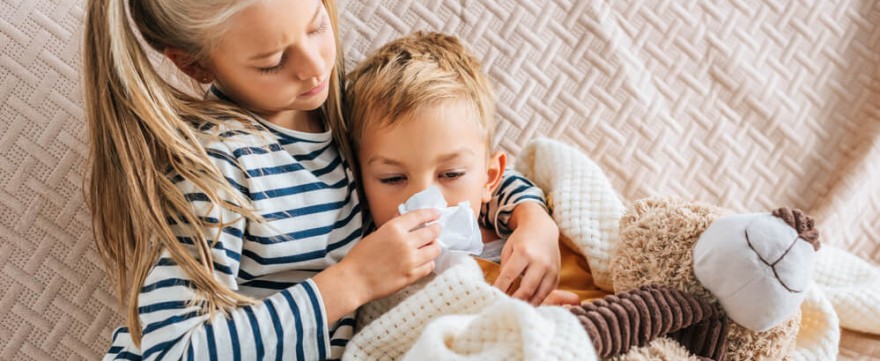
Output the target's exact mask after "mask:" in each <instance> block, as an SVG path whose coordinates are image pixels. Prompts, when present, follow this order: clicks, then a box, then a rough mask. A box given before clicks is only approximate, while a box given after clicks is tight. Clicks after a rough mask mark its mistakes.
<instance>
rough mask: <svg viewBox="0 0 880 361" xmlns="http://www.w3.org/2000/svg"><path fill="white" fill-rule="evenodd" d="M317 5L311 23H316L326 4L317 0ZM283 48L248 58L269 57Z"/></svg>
mask: <svg viewBox="0 0 880 361" xmlns="http://www.w3.org/2000/svg"><path fill="white" fill-rule="evenodd" d="M315 5H317V6H315V15H312V20H309V24H311V23H314V22H315V19H317V18H318V16H319V15H321V7H323V6H324V4H323V3H321V0H315ZM282 50H284V47H282V48H280V49H276V50H272V51H267V52H264V53H259V54H257V55H254V56H252V57H251V58H250V59H248V60H259V59H264V58H268V57H270V56H272V55H275V54H278V53H280V52H281V51H282Z"/></svg>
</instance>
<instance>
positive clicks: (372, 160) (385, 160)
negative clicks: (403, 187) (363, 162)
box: [367, 156, 401, 166]
mask: <svg viewBox="0 0 880 361" xmlns="http://www.w3.org/2000/svg"><path fill="white" fill-rule="evenodd" d="M375 162H381V163H383V164H388V165H396V166H399V165H401V163H400V162H398V161H396V160H393V159H388V158H385V157H380V156H374V157H372V158H370V160H369V161H368V162H367V165H370V164H373V163H375Z"/></svg>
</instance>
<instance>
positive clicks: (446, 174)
mask: <svg viewBox="0 0 880 361" xmlns="http://www.w3.org/2000/svg"><path fill="white" fill-rule="evenodd" d="M462 176H464V172H461V171H458V172H443V173H441V174H440V178H446V179H456V178H461V177H462Z"/></svg>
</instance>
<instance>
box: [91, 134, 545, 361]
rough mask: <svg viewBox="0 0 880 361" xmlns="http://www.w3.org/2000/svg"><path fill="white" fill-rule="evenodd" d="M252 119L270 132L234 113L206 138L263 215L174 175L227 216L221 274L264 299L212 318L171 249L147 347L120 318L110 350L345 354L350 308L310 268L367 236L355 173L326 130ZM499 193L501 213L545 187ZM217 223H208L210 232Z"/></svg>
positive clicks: (517, 184) (195, 203)
mask: <svg viewBox="0 0 880 361" xmlns="http://www.w3.org/2000/svg"><path fill="white" fill-rule="evenodd" d="M252 122H253V124H254V125H256V126H257V127H260V128H262V129H265V130H266V131H265V132H262V133H265V134H255V132H254V131H252V130H246V129H245V127H244V126H243V125H241V124H239V123H238V122H234V121H229V122H227V123H228V124H226V123H224V125H223V129H221V133H220V137H219V139H211V140H205V141H203V145H204V146H205V149H206V150H207V151H208V154H209V155H210V157H211V160H212V161H213V162H214V164H215V165H216V166H217V167H218V168H219V170H220V172H221V173H222V174H223V175H224V176H225V177H226V179H227V181H228V182H229V183H230V184H232V186H233V187H234V188H235V189H236V190H238V191H239V192H240V193H241V195H242V196H244V197H245V198H246V199H250V200H251V202H252V205H253V207H254V208H255V209H256V211H257V213H258V214H260V215H262V216H263V217H264V218H265V219H266V220H267V222H265V223H258V222H250V221H248V220H247V219H245V218H244V217H242V216H240V215H238V214H235V213H232V212H230V211H228V210H226V209H223V208H221V207H210V203H208V202H207V200H206V199H207V198H206V197H205V196H204V194H203V193H202V192H201V191H200V190H199V189H198V188H197V187H196V186H195V185H194V184H193V183H191V182H189V181H187V180H184V179H183V178H180V177H177V179H176V180H177V183H176V185H177V187H179V189H180V190H181V191H183V192H184V194H186V196H187V199H188V200H189V201H190V202H191V204H192V207H193V209H194V210H195V212H196V215H197V216H199V217H202V218H203V219H205V220H207V221H210V222H218V221H220V220H221V219H222V222H224V223H228V224H227V226H226V227H225V228H224V229H223V230H222V232H221V233H220V236H219V240H218V242H217V243H216V245H215V246H214V248H213V250H212V251H213V258H214V275H215V277H216V278H217V279H218V280H220V281H221V282H222V283H223V284H224V285H226V286H228V287H230V288H231V289H233V290H235V291H236V292H239V293H241V294H244V295H248V296H250V297H253V298H255V299H258V300H261V302H260V303H258V304H255V305H250V306H246V307H240V308H237V309H234V310H232V311H231V312H230V314H229V317H226V316H224V315H223V314H220V313H218V314H217V315H215V316H214V317H213V319H209V317H208V316H207V315H206V314H203V313H201V312H199V311H200V310H199V306H198V305H194V304H191V301H192V300H193V299H195V297H196V294H195V292H194V290H193V288H192V285H191V281H190V278H189V277H188V276H187V275H186V274H185V273H184V272H183V270H182V269H181V268H180V267H178V266H177V265H176V264H175V263H174V262H173V261H172V260H171V259H170V257H168V255H167V253H166V254H163V256H162V257H161V258H160V260H159V262H158V263H157V264H156V266H155V267H154V268H153V269H152V270H151V271H150V273H149V274H148V276H147V278H146V281H145V282H144V286H143V288H142V289H141V291H140V295H139V298H138V300H139V309H138V313H139V315H140V322H141V327H142V328H143V330H142V331H143V338H142V344H141V347H140V349H138V348H136V347H134V346H133V344H132V341H131V338H130V335H129V334H128V331H127V329H125V328H120V329H118V330H117V331H116V332H115V333H114V335H113V345H112V346H111V348H110V350H109V351H108V353H107V355H105V360H107V359H110V360H112V359H128V360H139V359H141V358H143V359H147V360H149V359H174V360H177V359H195V358H198V359H206V360H253V359H264V358H266V359H276V360H281V359H285V360H289V359H299V360H303V359H327V358H339V357H341V355H342V352H343V351H344V349H345V345H346V343H347V342H348V340H349V339H350V338H351V336H352V332H353V325H354V319H353V315H348V316H346V317H344V318H342V319H341V320H339V321H338V322H336V323H335V324H328V323H327V322H326V314H325V311H324V303H323V300H322V299H321V293H320V292H319V290H318V289H317V287H316V285H315V283H314V282H313V281H312V280H311V277H313V276H314V275H315V274H317V273H318V272H320V271H321V270H324V269H326V268H327V267H329V266H331V265H333V264H336V263H338V262H339V261H340V260H341V259H342V257H343V256H345V254H346V253H347V252H348V251H349V249H351V247H352V246H353V245H354V244H355V243H356V242H357V241H358V240H360V238H361V236H362V232H363V220H362V214H361V208H360V202H359V201H358V195H357V192H356V191H355V181H354V177H353V175H352V172H351V171H350V170H349V168H348V167H347V165H346V164H345V162H343V160H342V157H341V156H340V154H339V153H338V152H337V149H336V147H335V145H334V143H333V140H332V137H331V134H330V132H324V133H304V132H296V131H292V130H289V129H284V128H281V127H278V126H275V125H273V124H271V123H268V122H265V121H256V120H255V121H252ZM206 139H208V138H207V137H206ZM236 164H238V165H236ZM494 199H495V200H494V201H495V202H500V204H504V206H499V205H489V206H488V208H485V209H493V210H496V213H501V212H498V210H501V211H506V210H507V209H509V208H511V207H512V205H513V204H515V203H517V202H522V201H534V200H537V201H541V202H542V201H543V194H542V193H541V191H540V189H538V188H535V187H534V186H531V184H530V183H528V181H527V180H525V179H524V178H521V177H520V176H519V175H517V174H515V173H511V174H509V175H507V176H506V178H505V181H504V187H502V188H501V189H499V190H498V191H497V192H496V197H495V198H494ZM508 216H509V212H507V215H505V214H499V215H497V217H488V216H485V215H484V216H482V217H481V219H483V220H484V221H491V220H492V219H495V220H496V222H499V223H504V224H500V225H498V227H496V229H498V230H500V231H508V230H509V227H507V226H506V225H505V224H506V220H507V217H508ZM490 223H491V222H490ZM175 227H176V226H175ZM175 231H178V229H177V228H176V229H175ZM215 231H216V230H215V229H209V230H207V231H206V232H207V233H206V236H207V237H208V238H209V241H212V240H213V238H214V236H215ZM178 234H179V235H181V236H180V237H179V239H180V241H181V242H183V243H188V244H191V243H192V242H191V240H190V239H188V238H185V237H184V236H182V235H183V234H184V233H183V231H182V230H180V233H178Z"/></svg>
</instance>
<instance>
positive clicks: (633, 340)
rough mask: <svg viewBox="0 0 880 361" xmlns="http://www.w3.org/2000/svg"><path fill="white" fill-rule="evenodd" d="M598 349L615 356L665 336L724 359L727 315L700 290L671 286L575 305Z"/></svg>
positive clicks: (599, 352) (702, 353) (602, 354)
mask: <svg viewBox="0 0 880 361" xmlns="http://www.w3.org/2000/svg"><path fill="white" fill-rule="evenodd" d="M571 312H572V313H574V314H575V315H576V316H577V318H578V319H579V320H580V321H581V324H582V325H583V326H584V329H585V330H586V331H587V334H588V335H589V336H590V339H591V340H592V341H593V346H594V347H595V348H596V354H597V355H599V356H600V357H610V356H614V355H618V354H621V353H624V352H627V351H629V349H630V348H632V347H636V346H644V345H646V344H647V343H648V342H650V341H652V340H654V339H655V338H657V337H660V336H669V337H670V338H672V339H674V340H676V341H678V342H679V343H681V344H682V346H684V347H685V348H687V349H688V350H689V351H691V352H692V353H693V354H694V355H696V356H700V357H706V358H710V359H713V360H719V361H721V360H724V358H725V355H726V353H727V333H728V324H727V317H726V316H725V315H724V312H723V311H721V310H720V309H718V308H717V307H714V306H712V305H711V304H709V303H708V302H706V301H704V300H701V299H699V298H697V297H696V296H694V295H691V294H688V293H685V292H682V291H678V290H675V289H672V288H669V287H665V286H643V287H641V288H638V289H634V290H630V291H627V292H623V293H620V294H616V295H612V296H608V297H605V298H602V299H599V300H596V301H594V302H591V303H585V304H583V305H581V306H577V307H572V308H571Z"/></svg>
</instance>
